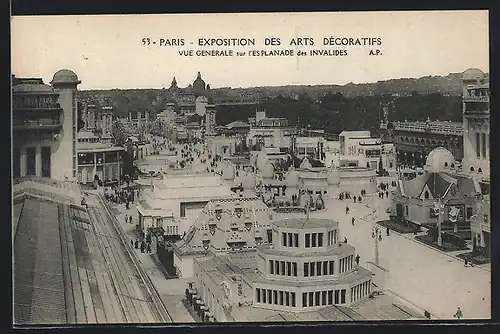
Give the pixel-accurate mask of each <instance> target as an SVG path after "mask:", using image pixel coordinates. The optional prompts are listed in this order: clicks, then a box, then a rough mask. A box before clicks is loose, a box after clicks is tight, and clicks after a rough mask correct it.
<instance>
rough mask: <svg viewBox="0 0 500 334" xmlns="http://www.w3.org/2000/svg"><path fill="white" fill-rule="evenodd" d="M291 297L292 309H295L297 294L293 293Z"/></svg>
mask: <svg viewBox="0 0 500 334" xmlns="http://www.w3.org/2000/svg"><path fill="white" fill-rule="evenodd" d="M290 297H291V298H292V307H295V292H292V293H291V296H290Z"/></svg>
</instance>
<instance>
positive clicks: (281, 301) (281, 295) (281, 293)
mask: <svg viewBox="0 0 500 334" xmlns="http://www.w3.org/2000/svg"><path fill="white" fill-rule="evenodd" d="M279 296H280V305H283V291H280V292H279Z"/></svg>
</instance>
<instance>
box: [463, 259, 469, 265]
mask: <svg viewBox="0 0 500 334" xmlns="http://www.w3.org/2000/svg"><path fill="white" fill-rule="evenodd" d="M464 261H465V262H464V267H467V266H468V265H469V262H468V261H467V258H465V259H464Z"/></svg>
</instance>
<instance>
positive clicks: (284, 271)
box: [280, 261, 286, 276]
mask: <svg viewBox="0 0 500 334" xmlns="http://www.w3.org/2000/svg"><path fill="white" fill-rule="evenodd" d="M280 264H281V272H280V275H282V276H285V275H286V268H285V261H280Z"/></svg>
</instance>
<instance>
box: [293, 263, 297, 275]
mask: <svg viewBox="0 0 500 334" xmlns="http://www.w3.org/2000/svg"><path fill="white" fill-rule="evenodd" d="M292 268H293V276H294V277H297V262H292Z"/></svg>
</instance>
